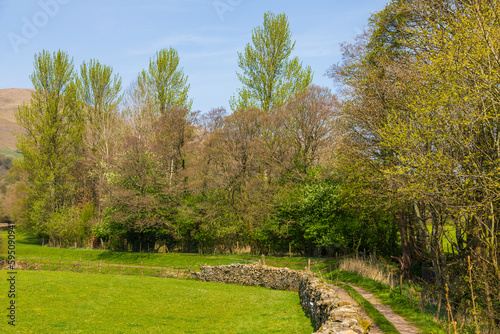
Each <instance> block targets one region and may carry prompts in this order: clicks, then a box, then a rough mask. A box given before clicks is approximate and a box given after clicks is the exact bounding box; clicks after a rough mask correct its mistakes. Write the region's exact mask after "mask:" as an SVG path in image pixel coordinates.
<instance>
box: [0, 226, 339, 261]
mask: <svg viewBox="0 0 500 334" xmlns="http://www.w3.org/2000/svg"><path fill="white" fill-rule="evenodd" d="M1 235H2V237H3V238H6V236H7V234H6V232H2V233H1ZM16 257H17V259H18V260H24V259H27V260H31V261H36V262H38V260H39V259H40V258H42V259H44V260H46V259H51V260H52V261H54V263H55V261H58V260H59V257H61V259H62V260H63V261H65V260H66V261H68V260H71V261H79V260H80V259H81V260H82V261H94V262H99V261H102V262H105V263H114V264H120V263H123V264H129V265H139V264H140V263H141V261H142V263H143V265H144V266H154V267H165V266H168V267H177V268H188V267H190V268H191V269H192V270H199V267H200V266H203V265H212V266H218V265H226V264H232V263H256V262H257V261H258V260H259V259H261V258H262V257H261V256H258V255H249V254H241V255H238V254H233V255H220V254H214V255H206V254H203V255H200V254H186V253H166V254H165V253H137V252H115V251H104V250H91V249H83V248H78V249H65V248H56V247H49V246H41V242H40V240H39V239H37V238H35V237H30V236H29V235H27V234H23V233H21V232H19V231H18V232H17V233H16ZM307 260H308V258H304V257H291V258H290V257H266V263H269V264H270V265H273V266H276V267H284V266H287V267H288V268H291V269H304V267H305V266H306V263H307ZM311 261H312V262H315V261H325V260H324V259H320V258H311ZM332 263H333V262H332V260H328V261H325V262H320V263H317V264H316V265H315V267H314V269H315V270H321V269H323V268H326V267H327V266H329V265H331V264H332Z"/></svg>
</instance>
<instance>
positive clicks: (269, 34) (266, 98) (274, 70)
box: [230, 12, 312, 112]
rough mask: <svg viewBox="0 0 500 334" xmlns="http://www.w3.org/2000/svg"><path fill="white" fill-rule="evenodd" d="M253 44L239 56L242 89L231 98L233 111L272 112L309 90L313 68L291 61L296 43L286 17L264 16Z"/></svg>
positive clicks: (247, 46) (295, 58)
mask: <svg viewBox="0 0 500 334" xmlns="http://www.w3.org/2000/svg"><path fill="white" fill-rule="evenodd" d="M252 44H253V45H252ZM252 44H250V43H248V44H247V45H246V47H245V51H244V52H243V53H239V52H238V66H239V67H240V68H241V69H242V70H243V73H237V75H238V79H239V80H240V81H241V83H242V84H243V88H241V89H240V90H238V93H237V96H236V97H235V96H233V97H232V98H231V101H230V106H231V108H232V109H233V110H238V109H242V108H249V107H256V108H260V109H262V110H264V111H266V112H269V111H270V110H271V109H272V108H274V107H277V106H280V105H282V104H283V103H285V102H286V101H287V100H288V99H289V98H290V97H292V96H293V95H294V94H296V93H298V92H301V91H303V90H304V89H306V88H307V86H309V84H310V83H311V81H312V70H311V68H310V67H309V66H307V67H306V68H305V69H303V68H302V63H301V62H300V61H299V59H298V58H297V57H294V58H292V59H289V58H290V56H291V53H292V51H293V49H294V47H295V42H293V43H292V40H291V32H290V26H289V24H288V19H287V16H286V15H285V14H279V15H275V14H273V13H271V12H267V13H265V14H264V23H263V25H262V26H259V27H256V28H255V29H254V30H253V32H252Z"/></svg>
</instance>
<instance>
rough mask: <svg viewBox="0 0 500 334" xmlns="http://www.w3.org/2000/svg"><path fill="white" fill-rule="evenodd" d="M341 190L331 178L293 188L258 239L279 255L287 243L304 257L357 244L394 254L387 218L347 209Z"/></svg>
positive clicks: (379, 213) (392, 233) (393, 231)
mask: <svg viewBox="0 0 500 334" xmlns="http://www.w3.org/2000/svg"><path fill="white" fill-rule="evenodd" d="M343 188H345V185H343V184H342V183H341V182H339V181H335V180H332V179H326V180H314V181H310V182H308V183H307V184H305V185H304V186H300V187H296V188H294V189H293V190H292V191H290V192H288V193H287V194H286V195H285V196H284V197H283V198H282V199H281V204H280V205H277V206H276V208H275V210H276V212H275V214H274V216H273V218H272V219H270V220H269V221H268V223H266V224H264V225H263V228H262V229H261V230H260V231H259V236H260V240H262V242H263V243H266V242H267V243H271V244H272V245H273V247H275V248H276V249H277V250H279V249H281V251H283V252H286V250H287V249H288V242H290V243H291V244H292V245H293V248H294V249H296V250H297V249H298V250H300V251H301V252H304V254H311V253H316V252H318V251H319V252H323V254H324V255H330V256H331V255H334V254H335V252H336V251H337V252H338V251H347V252H353V251H355V250H356V249H357V247H358V244H361V249H368V250H370V251H373V250H376V251H377V253H379V254H385V255H392V254H394V253H395V252H396V250H397V245H396V243H395V240H397V229H396V227H395V226H394V225H393V224H392V223H391V217H390V216H388V215H386V214H385V213H384V211H383V210H381V211H372V212H370V213H369V214H366V213H364V212H359V211H356V210H352V209H350V208H349V202H347V197H345V195H344V193H343ZM266 239H267V240H266ZM264 240H265V241H264Z"/></svg>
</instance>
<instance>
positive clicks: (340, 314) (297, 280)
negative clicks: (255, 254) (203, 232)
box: [192, 264, 369, 334]
mask: <svg viewBox="0 0 500 334" xmlns="http://www.w3.org/2000/svg"><path fill="white" fill-rule="evenodd" d="M192 277H193V278H195V279H198V280H201V281H204V282H218V283H233V284H240V285H252V286H262V287H265V288H268V289H275V290H291V291H297V292H298V293H299V297H300V303H301V305H302V308H303V309H304V311H305V313H306V314H307V316H308V317H309V318H310V319H311V322H312V323H313V325H314V329H315V330H316V332H314V334H335V333H337V334H340V333H342V334H366V333H368V331H369V328H368V326H367V327H365V328H364V327H363V326H361V325H362V324H369V323H368V322H367V321H366V320H363V319H361V316H360V314H359V309H358V307H357V306H356V305H354V304H351V303H347V302H342V301H341V300H340V299H339V297H338V296H337V294H336V293H335V291H334V290H333V289H332V288H331V287H330V286H329V285H328V284H326V283H325V282H323V281H322V280H320V279H319V278H317V277H315V276H313V275H312V274H311V273H308V272H305V271H297V270H291V269H288V268H275V267H268V266H263V265H251V264H231V265H227V266H217V267H212V266H205V267H202V268H201V272H199V273H198V272H196V273H193V275H192Z"/></svg>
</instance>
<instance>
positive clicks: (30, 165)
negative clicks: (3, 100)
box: [16, 51, 85, 236]
mask: <svg viewBox="0 0 500 334" xmlns="http://www.w3.org/2000/svg"><path fill="white" fill-rule="evenodd" d="M34 66H35V69H34V72H33V74H32V75H31V82H32V83H33V87H34V88H35V91H34V92H33V93H32V96H31V101H30V103H29V104H24V105H22V106H21V107H19V109H18V111H17V113H16V119H17V122H18V124H19V125H21V126H22V127H23V128H24V129H25V133H18V134H17V146H18V148H19V150H20V151H21V152H22V154H23V156H24V159H23V160H21V161H20V164H21V166H22V168H23V169H24V170H25V172H26V174H27V181H28V182H29V183H30V185H31V186H30V187H29V190H28V198H27V203H28V204H27V207H28V209H29V215H28V220H29V222H28V223H29V226H31V227H32V228H33V230H34V231H35V232H37V233H39V234H41V235H46V236H47V235H48V234H47V233H48V231H49V230H48V226H49V225H50V220H51V219H52V218H53V217H54V214H56V213H58V212H61V211H63V210H65V208H66V207H68V206H71V205H75V204H77V202H78V199H79V191H80V187H79V181H80V180H81V177H82V175H81V172H82V168H81V167H82V149H83V133H84V126H85V123H84V118H83V113H82V107H81V103H80V102H79V101H78V99H77V89H76V85H75V82H74V68H73V61H72V60H70V59H69V57H68V55H67V54H66V53H64V52H62V51H57V52H54V53H53V54H50V53H49V52H47V51H43V52H41V53H39V54H37V55H35V62H34Z"/></svg>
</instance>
